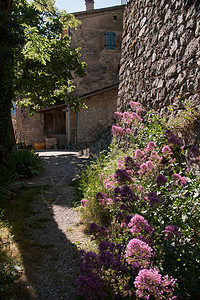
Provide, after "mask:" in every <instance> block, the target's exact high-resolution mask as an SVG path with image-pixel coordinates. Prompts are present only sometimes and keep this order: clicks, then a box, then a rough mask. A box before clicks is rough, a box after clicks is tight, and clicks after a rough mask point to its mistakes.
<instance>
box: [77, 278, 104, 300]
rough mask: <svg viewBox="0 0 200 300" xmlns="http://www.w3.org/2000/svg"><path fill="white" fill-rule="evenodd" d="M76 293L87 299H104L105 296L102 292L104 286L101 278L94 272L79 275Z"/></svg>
mask: <svg viewBox="0 0 200 300" xmlns="http://www.w3.org/2000/svg"><path fill="white" fill-rule="evenodd" d="M76 284H77V290H76V292H77V294H78V295H81V296H82V297H84V299H87V300H93V299H95V300H98V299H105V298H106V297H107V295H106V293H105V292H104V290H105V286H104V283H103V280H102V279H101V278H100V277H99V276H98V275H96V274H93V273H90V274H88V275H81V276H79V278H78V280H77V282H76Z"/></svg>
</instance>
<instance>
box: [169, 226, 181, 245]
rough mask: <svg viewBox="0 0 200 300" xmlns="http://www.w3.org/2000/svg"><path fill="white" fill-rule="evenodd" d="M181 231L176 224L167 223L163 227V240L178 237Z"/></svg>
mask: <svg viewBox="0 0 200 300" xmlns="http://www.w3.org/2000/svg"><path fill="white" fill-rule="evenodd" d="M181 236H182V233H181V232H180V230H179V228H178V226H176V225H168V226H166V227H165V240H166V241H169V240H171V239H172V238H174V237H177V238H180V237H181Z"/></svg>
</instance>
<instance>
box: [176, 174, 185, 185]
mask: <svg viewBox="0 0 200 300" xmlns="http://www.w3.org/2000/svg"><path fill="white" fill-rule="evenodd" d="M173 182H174V185H176V186H179V187H182V186H183V185H184V184H186V183H187V177H185V176H183V177H182V176H181V175H180V174H173Z"/></svg>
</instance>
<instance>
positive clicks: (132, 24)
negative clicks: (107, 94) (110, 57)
mask: <svg viewBox="0 0 200 300" xmlns="http://www.w3.org/2000/svg"><path fill="white" fill-rule="evenodd" d="M122 38H123V39H122V57H121V63H120V86H119V95H118V110H121V111H124V110H125V109H126V108H127V106H128V103H129V101H130V100H133V101H140V102H141V103H142V104H143V105H145V106H147V105H148V106H149V107H151V108H154V109H155V110H159V112H160V113H161V115H165V114H166V112H167V106H169V105H174V106H175V107H176V108H177V109H179V108H181V100H182V99H184V98H188V99H189V100H192V101H194V102H195V103H196V104H197V105H199V104H200V101H199V100H200V3H199V0H197V1H195V0H190V1H189V0H134V1H133V0H129V2H128V4H127V6H126V8H125V11H124V28H123V37H122ZM177 96H180V97H179V98H177Z"/></svg>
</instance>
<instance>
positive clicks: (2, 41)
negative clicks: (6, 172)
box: [0, 0, 14, 152]
mask: <svg viewBox="0 0 200 300" xmlns="http://www.w3.org/2000/svg"><path fill="white" fill-rule="evenodd" d="M12 3H13V0H0V152H1V151H3V152H4V151H5V150H10V149H11V148H12V146H13V137H12V138H11V136H12V135H10V132H12V127H11V115H10V113H11V107H12V101H13V99H14V92H13V78H14V71H13V64H14V44H13V33H12V23H11V13H12ZM11 141H12V143H11Z"/></svg>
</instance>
